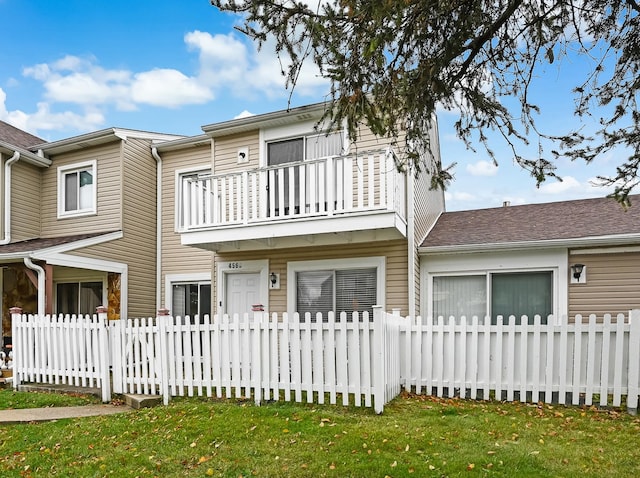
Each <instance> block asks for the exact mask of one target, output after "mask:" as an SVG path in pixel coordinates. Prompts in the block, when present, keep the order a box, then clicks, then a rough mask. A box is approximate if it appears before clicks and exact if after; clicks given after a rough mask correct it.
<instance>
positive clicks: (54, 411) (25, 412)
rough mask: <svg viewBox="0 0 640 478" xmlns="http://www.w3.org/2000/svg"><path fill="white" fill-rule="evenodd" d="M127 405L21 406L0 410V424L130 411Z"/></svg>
mask: <svg viewBox="0 0 640 478" xmlns="http://www.w3.org/2000/svg"><path fill="white" fill-rule="evenodd" d="M131 410H132V408H131V407H129V406H127V405H109V404H105V405H82V406H78V407H47V408H21V409H11V410H0V425H3V424H10V423H30V422H46V421H52V420H60V419H63V418H79V417H95V416H99V415H114V414H116V413H124V412H128V411H131Z"/></svg>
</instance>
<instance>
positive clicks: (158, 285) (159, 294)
mask: <svg viewBox="0 0 640 478" xmlns="http://www.w3.org/2000/svg"><path fill="white" fill-rule="evenodd" d="M151 155H152V156H153V157H154V158H155V160H156V165H157V166H156V310H159V309H160V308H161V304H160V302H161V301H162V290H161V289H162V158H161V157H160V155H159V154H158V148H156V147H155V146H154V147H152V148H151Z"/></svg>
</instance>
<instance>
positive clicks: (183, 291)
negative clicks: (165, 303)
mask: <svg viewBox="0 0 640 478" xmlns="http://www.w3.org/2000/svg"><path fill="white" fill-rule="evenodd" d="M171 307H172V309H173V310H172V315H173V316H174V317H184V316H186V315H188V316H189V317H195V316H196V315H198V316H199V319H200V321H201V322H202V321H203V320H204V316H205V315H209V316H211V313H212V311H211V282H210V281H203V282H183V283H176V282H174V283H173V284H172V289H171Z"/></svg>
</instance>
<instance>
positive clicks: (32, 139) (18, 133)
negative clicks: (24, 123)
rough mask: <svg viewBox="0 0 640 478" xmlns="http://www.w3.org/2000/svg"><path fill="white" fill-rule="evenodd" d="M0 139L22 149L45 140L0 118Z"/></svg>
mask: <svg viewBox="0 0 640 478" xmlns="http://www.w3.org/2000/svg"><path fill="white" fill-rule="evenodd" d="M0 141H4V142H5V143H10V144H12V145H14V146H18V147H20V148H23V149H27V150H28V149H30V147H31V146H34V145H36V144H41V143H44V142H45V140H44V139H42V138H38V137H37V136H34V135H32V134H30V133H27V132H26V131H23V130H21V129H20V128H16V127H15V126H12V125H10V124H9V123H5V122H4V121H2V120H0Z"/></svg>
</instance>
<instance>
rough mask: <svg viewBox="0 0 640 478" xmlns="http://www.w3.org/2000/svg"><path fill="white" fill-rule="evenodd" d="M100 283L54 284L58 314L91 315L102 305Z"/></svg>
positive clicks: (101, 287) (101, 285)
mask: <svg viewBox="0 0 640 478" xmlns="http://www.w3.org/2000/svg"><path fill="white" fill-rule="evenodd" d="M102 291H103V284H102V282H63V283H58V284H56V312H57V313H58V314H76V315H78V314H82V315H86V314H89V315H92V314H95V313H96V308H97V307H98V306H100V305H104V304H103V294H102Z"/></svg>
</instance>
